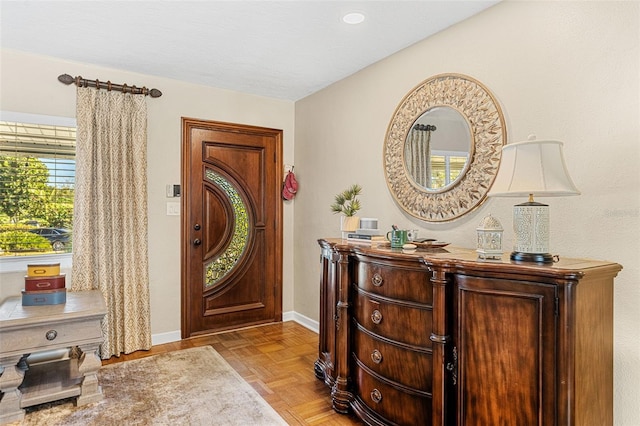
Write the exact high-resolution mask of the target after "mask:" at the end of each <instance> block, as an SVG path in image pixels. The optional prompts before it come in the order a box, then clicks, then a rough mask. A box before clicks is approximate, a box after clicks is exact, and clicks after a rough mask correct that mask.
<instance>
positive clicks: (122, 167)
mask: <svg viewBox="0 0 640 426" xmlns="http://www.w3.org/2000/svg"><path fill="white" fill-rule="evenodd" d="M76 109H77V111H76V114H77V116H76V119H77V131H76V133H77V136H76V137H77V140H76V183H75V199H74V220H73V269H72V285H71V291H81V290H90V289H99V290H100V291H101V292H102V294H103V296H104V298H105V302H106V305H107V315H106V317H105V320H104V321H103V324H102V329H103V336H104V339H105V340H104V343H103V344H102V347H101V357H102V358H103V359H107V358H109V357H111V356H113V355H116V356H119V355H120V354H121V353H123V352H124V353H131V352H134V351H137V350H141V349H150V348H151V326H150V307H149V273H148V269H149V268H148V249H147V104H146V99H145V96H144V95H132V94H129V93H126V94H125V93H122V92H120V91H106V90H96V89H93V88H86V87H79V88H78V89H77V107H76Z"/></svg>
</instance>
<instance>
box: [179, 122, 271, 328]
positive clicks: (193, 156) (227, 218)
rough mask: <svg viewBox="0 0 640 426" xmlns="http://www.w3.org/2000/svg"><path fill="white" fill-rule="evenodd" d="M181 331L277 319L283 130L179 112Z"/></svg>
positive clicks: (242, 324) (231, 326)
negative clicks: (195, 117) (180, 153)
mask: <svg viewBox="0 0 640 426" xmlns="http://www.w3.org/2000/svg"><path fill="white" fill-rule="evenodd" d="M182 145H183V150H182V188H183V191H182V337H183V338H187V337H190V336H194V335H198V334H204V333H210V332H214V331H221V330H228V329H233V328H239V327H244V326H249V325H255V324H262V323H268V322H275V321H281V320H282V202H281V196H280V190H281V185H282V171H281V170H282V131H281V130H275V129H266V128H260V127H253V126H244V125H238V124H229V123H219V122H213V121H201V120H195V119H190V118H183V119H182Z"/></svg>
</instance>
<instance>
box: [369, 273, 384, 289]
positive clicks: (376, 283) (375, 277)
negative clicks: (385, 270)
mask: <svg viewBox="0 0 640 426" xmlns="http://www.w3.org/2000/svg"><path fill="white" fill-rule="evenodd" d="M371 282H372V283H373V285H374V286H376V287H381V286H382V283H383V282H384V279H383V278H382V275H380V274H378V273H376V274H373V277H371Z"/></svg>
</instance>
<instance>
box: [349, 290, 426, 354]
mask: <svg viewBox="0 0 640 426" xmlns="http://www.w3.org/2000/svg"><path fill="white" fill-rule="evenodd" d="M354 290H355V291H354V296H355V297H354V298H353V299H354V300H353V305H354V306H353V307H354V317H355V319H356V321H357V322H358V324H360V325H362V326H363V327H364V328H366V329H367V330H370V331H371V332H373V333H375V334H378V335H380V336H383V337H386V338H388V339H391V340H395V341H397V342H402V343H406V344H408V345H415V346H420V347H425V348H430V347H431V340H430V339H429V336H430V334H431V332H430V331H431V320H432V311H431V307H429V306H424V305H419V304H417V303H402V302H399V301H391V300H386V299H383V298H381V297H376V296H374V295H368V294H366V293H364V292H362V291H361V290H359V289H358V288H357V287H355V286H354Z"/></svg>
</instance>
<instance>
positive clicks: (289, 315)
mask: <svg viewBox="0 0 640 426" xmlns="http://www.w3.org/2000/svg"><path fill="white" fill-rule="evenodd" d="M282 321H295V322H297V323H298V324H300V325H301V326H303V327H306V328H308V329H309V330H311V331H313V332H315V333H318V332H319V330H320V324H319V323H318V321H316V320H312V319H311V318H309V317H305V316H304V315H302V314H299V313H297V312H295V311H290V312H285V313H283V314H282Z"/></svg>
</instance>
